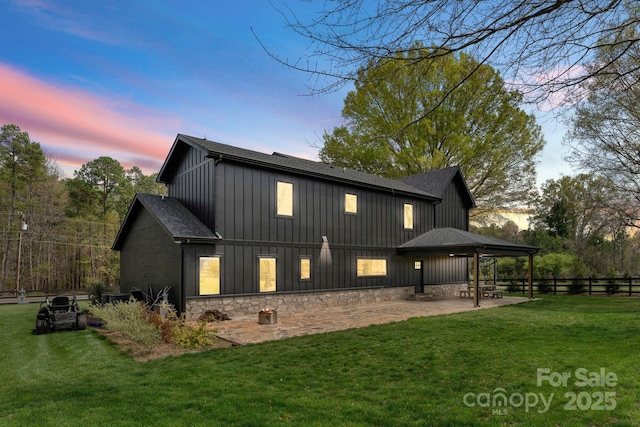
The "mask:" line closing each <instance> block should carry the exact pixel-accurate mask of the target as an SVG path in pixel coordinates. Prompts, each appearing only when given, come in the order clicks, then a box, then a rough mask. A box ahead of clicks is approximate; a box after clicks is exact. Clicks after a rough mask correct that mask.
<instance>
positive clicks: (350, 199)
mask: <svg viewBox="0 0 640 427" xmlns="http://www.w3.org/2000/svg"><path fill="white" fill-rule="evenodd" d="M344 212H345V213H352V214H356V213H358V196H357V195H355V194H349V193H345V195H344Z"/></svg>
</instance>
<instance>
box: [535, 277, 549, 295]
mask: <svg viewBox="0 0 640 427" xmlns="http://www.w3.org/2000/svg"><path fill="white" fill-rule="evenodd" d="M551 290H552V286H551V284H550V283H549V281H548V280H547V279H540V280H539V281H538V292H539V293H541V294H548V293H550V292H551Z"/></svg>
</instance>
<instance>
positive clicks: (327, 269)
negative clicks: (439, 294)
mask: <svg viewBox="0 0 640 427" xmlns="http://www.w3.org/2000/svg"><path fill="white" fill-rule="evenodd" d="M321 251H322V249H321V248H320V245H317V246H316V247H305V246H298V245H268V244H263V245H257V244H256V245H250V244H238V243H236V244H224V243H222V244H218V245H186V246H185V247H184V262H185V276H184V279H185V280H184V283H185V293H186V295H187V296H197V295H198V289H197V286H198V275H199V271H198V267H199V263H198V259H199V257H202V256H219V257H220V260H221V283H220V296H224V295H242V294H257V293H259V292H260V291H259V278H258V260H259V257H261V256H270V257H275V258H276V268H277V276H276V292H301V291H303V292H304V291H321V290H338V289H356V288H371V287H393V286H416V285H418V284H419V283H420V275H419V274H418V273H416V271H415V270H414V267H413V266H414V263H413V261H411V260H407V259H406V258H402V257H399V256H397V255H395V251H380V250H377V251H375V250H371V251H362V250H355V249H331V248H329V253H330V261H328V260H327V257H326V256H325V254H321ZM301 256H310V257H311V260H312V261H311V262H312V265H311V279H310V280H300V265H299V260H300V257H301ZM359 257H365V258H385V259H387V276H384V277H366V278H358V277H356V259H357V258H359Z"/></svg>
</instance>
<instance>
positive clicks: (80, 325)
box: [76, 313, 87, 331]
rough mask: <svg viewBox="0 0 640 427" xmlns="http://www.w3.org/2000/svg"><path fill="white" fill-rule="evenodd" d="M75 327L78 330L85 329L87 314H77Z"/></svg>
mask: <svg viewBox="0 0 640 427" xmlns="http://www.w3.org/2000/svg"><path fill="white" fill-rule="evenodd" d="M76 329H77V330H79V331H83V330H85V329H87V315H86V314H84V313H82V314H78V317H77V318H76Z"/></svg>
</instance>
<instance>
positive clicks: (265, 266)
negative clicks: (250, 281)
mask: <svg viewBox="0 0 640 427" xmlns="http://www.w3.org/2000/svg"><path fill="white" fill-rule="evenodd" d="M259 274H260V292H274V291H275V290H276V259H275V258H260V273H259Z"/></svg>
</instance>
